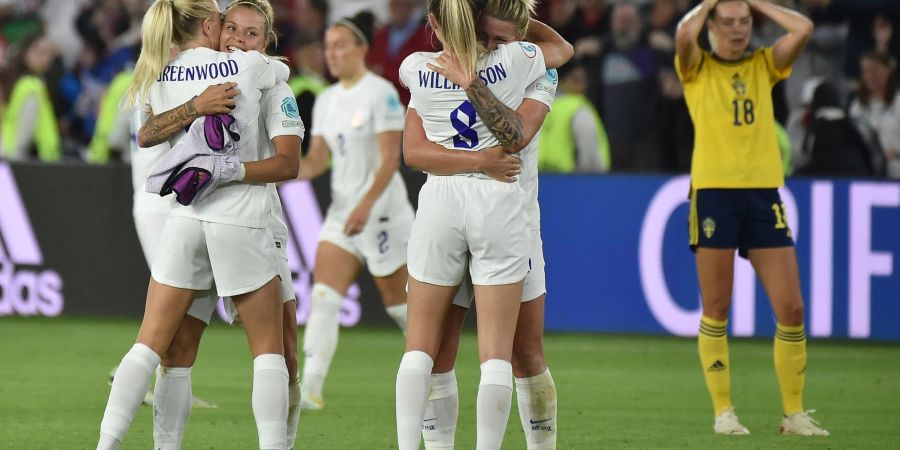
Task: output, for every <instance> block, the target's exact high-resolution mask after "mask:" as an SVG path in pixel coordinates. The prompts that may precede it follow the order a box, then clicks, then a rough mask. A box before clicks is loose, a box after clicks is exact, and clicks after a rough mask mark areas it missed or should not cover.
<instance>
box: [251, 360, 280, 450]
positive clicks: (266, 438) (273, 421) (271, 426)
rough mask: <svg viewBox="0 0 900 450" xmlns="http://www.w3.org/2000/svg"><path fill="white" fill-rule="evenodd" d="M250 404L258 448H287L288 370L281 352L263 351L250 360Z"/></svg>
mask: <svg viewBox="0 0 900 450" xmlns="http://www.w3.org/2000/svg"><path fill="white" fill-rule="evenodd" d="M252 404H253V417H254V418H255V419H256V431H257V432H258V433H259V448H260V449H261V450H270V449H279V450H283V449H284V448H286V447H285V445H286V442H285V441H286V440H287V410H288V372H287V366H286V365H285V364H284V355H276V354H274V353H266V354H262V355H259V356H257V357H256V359H254V360H253V398H252Z"/></svg>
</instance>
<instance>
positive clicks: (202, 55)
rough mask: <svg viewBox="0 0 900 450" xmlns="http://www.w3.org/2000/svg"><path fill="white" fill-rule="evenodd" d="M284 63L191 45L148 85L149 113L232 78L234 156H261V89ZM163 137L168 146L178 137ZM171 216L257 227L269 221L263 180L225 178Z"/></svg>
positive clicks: (279, 74)
mask: <svg viewBox="0 0 900 450" xmlns="http://www.w3.org/2000/svg"><path fill="white" fill-rule="evenodd" d="M287 75H288V69H287V67H286V66H285V65H284V64H282V63H280V62H278V61H274V60H271V59H269V58H268V57H266V56H264V55H262V54H260V53H258V52H255V51H251V52H246V53H245V52H240V51H238V52H233V53H223V52H217V51H215V50H212V49H209V48H203V47H198V48H193V49H189V50H185V51H183V52H181V53H179V54H178V56H176V57H175V59H173V60H172V61H170V62H169V64H168V65H167V66H166V67H164V68H163V71H162V73H161V74H160V76H159V78H158V79H157V80H156V82H155V83H154V84H153V85H152V86H151V88H150V108H151V110H152V111H153V112H154V114H157V113H161V112H165V111H168V110H170V109H172V108H175V107H177V106H179V105H181V104H182V103H185V102H187V101H188V100H190V99H191V98H193V97H194V96H196V95H199V94H200V93H201V92H203V90H204V89H206V88H207V87H208V86H210V85H212V84H217V83H226V82H236V83H237V84H238V89H240V91H241V94H240V95H238V96H237V97H236V99H235V100H236V102H237V103H236V107H235V109H234V110H233V111H232V112H231V114H232V115H233V116H234V117H235V118H236V119H237V121H238V124H239V126H240V127H241V129H240V135H241V139H240V141H239V142H238V148H237V155H238V157H239V158H240V160H241V161H244V162H246V161H258V160H260V159H262V150H261V149H260V148H259V145H258V144H259V139H258V136H259V129H260V125H259V100H260V97H261V92H260V91H261V90H263V89H269V88H271V87H273V86H275V82H276V80H278V79H282V80H283V79H286V78H287ZM183 135H184V134H183V133H179V135H178V136H176V137H174V138H172V139H171V140H169V143H170V145H173V144H174V143H175V142H177V141H178V139H180V138H181V136H183ZM170 214H171V215H173V216H182V217H191V218H194V219H197V220H203V221H207V222H218V223H226V224H231V225H240V226H245V227H254V228H263V227H265V226H266V225H268V221H269V197H268V192H267V191H266V185H265V184H249V183H228V184H225V185H222V186H219V187H218V188H217V189H216V190H215V191H214V192H212V193H210V194H209V196H208V197H206V199H205V200H204V201H203V202H201V203H199V204H197V205H188V206H182V205H180V204H177V203H176V204H174V206H173V208H172V211H171V213H170Z"/></svg>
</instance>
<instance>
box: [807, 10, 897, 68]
mask: <svg viewBox="0 0 900 450" xmlns="http://www.w3.org/2000/svg"><path fill="white" fill-rule="evenodd" d="M805 3H806V6H807V8H808V11H809V13H810V16H811V18H812V19H813V21H815V22H816V23H817V24H819V23H831V24H834V23H838V24H844V25H846V27H847V36H846V39H845V43H846V47H845V49H846V50H845V51H844V64H843V66H844V73H845V74H846V75H847V76H848V77H849V78H852V79H856V78H858V77H859V74H860V73H859V64H858V61H859V57H860V56H861V55H862V53H864V52H865V51H866V50H868V49H870V48H873V47H874V46H875V37H874V36H873V26H872V25H873V23H874V20H875V17H876V16H878V15H883V16H885V17H888V18H890V20H892V21H896V20H898V18H900V2H898V1H896V0H805Z"/></svg>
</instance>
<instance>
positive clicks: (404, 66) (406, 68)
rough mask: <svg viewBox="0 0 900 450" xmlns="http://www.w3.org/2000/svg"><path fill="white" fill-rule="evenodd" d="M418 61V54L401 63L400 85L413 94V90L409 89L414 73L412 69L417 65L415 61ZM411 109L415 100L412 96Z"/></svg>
mask: <svg viewBox="0 0 900 450" xmlns="http://www.w3.org/2000/svg"><path fill="white" fill-rule="evenodd" d="M417 59H418V54H417V53H413V54H411V55H409V56H407V57H406V58H404V59H403V62H402V63H400V68H399V69H398V72H399V73H398V75H399V79H400V85H401V86H403V88H404V89H406V90H408V91H410V94H412V89H409V81H408V80H409V76H410V74H411V73H412V67H413V66H414V65H415V60H417ZM409 107H410V108H413V99H412V95H410V98H409Z"/></svg>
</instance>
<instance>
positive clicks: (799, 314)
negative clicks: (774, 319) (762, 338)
mask: <svg viewBox="0 0 900 450" xmlns="http://www.w3.org/2000/svg"><path fill="white" fill-rule="evenodd" d="M782 315H783V316H784V317H781V318H779V321H780V322H781V323H783V324H784V325H788V326H796V325H800V324H802V323H803V315H804V308H803V302H801V301H793V302H791V303H790V304H788V305H786V306H785V307H784V308H782Z"/></svg>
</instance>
